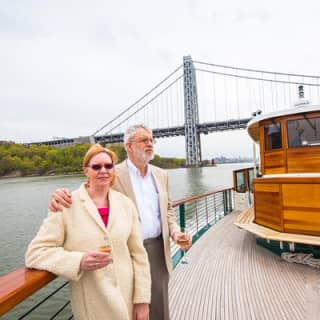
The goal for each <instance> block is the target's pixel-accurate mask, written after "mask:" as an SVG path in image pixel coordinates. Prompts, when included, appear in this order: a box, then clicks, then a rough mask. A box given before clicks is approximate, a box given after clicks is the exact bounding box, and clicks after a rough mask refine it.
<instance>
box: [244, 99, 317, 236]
mask: <svg viewBox="0 0 320 320" xmlns="http://www.w3.org/2000/svg"><path fill="white" fill-rule="evenodd" d="M248 133H249V135H250V136H251V138H252V139H253V140H254V141H255V142H256V143H258V144H259V145H260V163H261V168H260V170H261V174H262V176H261V177H258V178H255V179H254V180H253V191H254V223H256V224H258V225H262V226H265V227H267V228H271V229H273V230H277V231H279V232H285V233H295V234H305V235H313V236H320V106H310V105H303V106H296V107H292V108H291V109H289V110H285V111H280V112H275V113H272V114H269V115H260V116H257V117H255V118H253V119H252V120H251V121H250V122H249V124H248Z"/></svg>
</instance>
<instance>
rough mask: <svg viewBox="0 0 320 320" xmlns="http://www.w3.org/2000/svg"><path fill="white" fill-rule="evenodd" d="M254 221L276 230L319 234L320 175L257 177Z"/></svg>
mask: <svg viewBox="0 0 320 320" xmlns="http://www.w3.org/2000/svg"><path fill="white" fill-rule="evenodd" d="M253 183H254V199H255V200H254V205H255V220H254V222H255V223H257V224H260V225H262V226H265V227H268V228H272V229H274V230H278V231H282V232H288V233H300V234H305V235H315V236H320V177H319V176H316V174H314V176H312V175H304V176H299V175H296V176H291V177H290V176H289V177H288V176H285V175H284V176H282V177H272V178H268V177H262V178H256V179H254V181H253Z"/></svg>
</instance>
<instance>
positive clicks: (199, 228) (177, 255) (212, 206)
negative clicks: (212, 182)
mask: <svg viewBox="0 0 320 320" xmlns="http://www.w3.org/2000/svg"><path fill="white" fill-rule="evenodd" d="M173 207H174V208H175V210H176V215H177V217H179V222H180V228H181V231H184V230H186V229H187V231H188V233H189V234H190V235H191V236H192V242H193V243H195V242H196V241H197V240H198V239H199V238H200V237H201V236H202V235H203V234H204V233H205V232H206V231H207V230H208V229H209V228H210V227H211V226H212V225H214V224H215V223H216V222H218V221H219V220H220V219H222V218H223V217H224V216H225V215H227V214H228V213H230V212H231V211H232V208H233V197H232V189H231V188H228V189H222V190H217V191H212V192H208V193H204V194H200V195H197V196H193V197H188V198H185V199H181V200H178V201H175V202H174V203H173ZM183 254H184V253H183V251H181V250H180V249H179V247H178V246H177V245H176V244H174V243H173V242H172V243H171V255H172V261H173V265H174V266H176V265H177V264H178V263H179V261H180V259H181V258H182V256H183Z"/></svg>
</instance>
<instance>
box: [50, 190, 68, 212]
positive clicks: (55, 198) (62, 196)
mask: <svg viewBox="0 0 320 320" xmlns="http://www.w3.org/2000/svg"><path fill="white" fill-rule="evenodd" d="M71 204H72V199H71V192H70V190H69V189H67V188H61V189H57V190H56V191H55V192H54V193H53V194H52V196H51V200H50V202H49V210H50V211H53V212H57V211H61V210H62V208H63V207H65V208H70V207H71Z"/></svg>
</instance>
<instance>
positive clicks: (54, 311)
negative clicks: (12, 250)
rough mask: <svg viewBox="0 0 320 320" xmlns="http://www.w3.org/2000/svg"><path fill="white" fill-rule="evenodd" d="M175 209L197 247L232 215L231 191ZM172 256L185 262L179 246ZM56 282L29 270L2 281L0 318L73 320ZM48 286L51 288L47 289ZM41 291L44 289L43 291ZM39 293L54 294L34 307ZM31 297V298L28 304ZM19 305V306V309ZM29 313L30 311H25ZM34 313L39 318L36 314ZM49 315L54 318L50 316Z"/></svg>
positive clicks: (46, 274) (62, 286)
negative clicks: (228, 215)
mask: <svg viewBox="0 0 320 320" xmlns="http://www.w3.org/2000/svg"><path fill="white" fill-rule="evenodd" d="M173 207H174V209H175V211H176V214H177V217H178V218H179V223H180V228H181V230H182V231H183V230H185V229H186V228H188V233H189V234H190V235H192V239H193V243H194V242H196V241H197V240H198V239H199V238H200V237H201V235H203V234H204V233H205V232H206V231H207V230H208V229H209V228H210V227H211V226H212V225H214V224H215V223H216V222H217V221H219V220H220V219H222V218H223V217H224V216H225V215H227V214H228V213H230V212H231V211H232V207H233V198H232V189H231V188H228V189H222V190H217V191H212V192H207V193H204V194H200V195H197V196H192V197H188V198H184V199H181V200H178V201H175V202H174V203H173ZM171 254H172V259H173V265H174V266H176V265H177V264H178V262H179V261H180V259H181V258H182V256H183V252H182V251H181V250H180V249H179V247H178V246H177V245H175V244H174V243H171ZM55 278H56V277H55V276H54V275H53V274H51V273H49V272H46V271H39V270H30V269H26V268H22V269H18V270H15V271H13V272H11V273H9V274H7V275H5V276H2V277H0V316H2V315H4V314H7V312H9V311H10V310H11V309H13V308H14V307H15V306H17V308H15V309H14V310H12V311H10V312H9V313H8V314H7V316H8V317H9V318H6V316H5V318H4V319H18V320H22V319H44V318H45V319H68V320H69V319H72V318H73V316H72V313H71V309H70V301H69V299H68V295H67V293H66V290H65V288H66V286H67V284H68V282H65V281H62V279H61V278H57V279H56V280H54V279H55ZM52 280H54V281H52ZM49 282H50V283H49ZM48 283H49V285H47V284H48ZM52 286H53V288H52ZM42 287H43V289H41V288H42ZM49 287H51V288H49ZM40 289H41V291H42V290H45V291H48V289H50V290H51V292H50V293H46V294H42V296H41V298H39V297H37V298H38V300H40V301H38V302H37V303H35V302H33V300H34V299H33V298H34V296H35V295H37V293H36V294H35V295H34V296H32V295H33V294H34V293H35V292H36V291H38V290H40ZM56 294H58V295H59V297H57V298H56V297H55V299H57V300H58V302H57V301H55V303H54V306H51V304H52V303H51V304H50V306H49V305H48V304H46V302H48V301H49V300H50V301H51V300H52V297H53V296H56ZM29 296H32V297H31V298H29V299H28V300H26V299H27V298H28V297H29ZM43 296H45V297H43ZM30 299H31V300H32V304H31V303H30ZM21 302H23V303H21ZM20 303H21V304H20ZM18 304H20V305H19V306H18ZM31 305H32V306H31ZM39 308H42V309H44V310H42V311H41V312H44V314H45V316H43V314H42V315H40V314H39ZM26 309H27V311H25V310H26ZM49 309H50V312H49ZM35 310H37V313H38V315H36V314H35V313H34V311H35ZM49 313H50V314H51V315H48V314H49ZM30 315H31V316H30Z"/></svg>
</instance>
